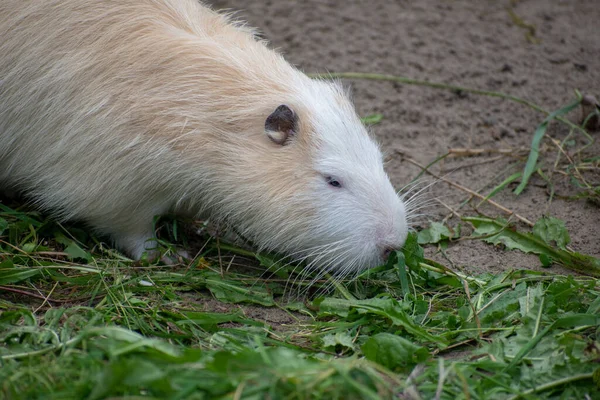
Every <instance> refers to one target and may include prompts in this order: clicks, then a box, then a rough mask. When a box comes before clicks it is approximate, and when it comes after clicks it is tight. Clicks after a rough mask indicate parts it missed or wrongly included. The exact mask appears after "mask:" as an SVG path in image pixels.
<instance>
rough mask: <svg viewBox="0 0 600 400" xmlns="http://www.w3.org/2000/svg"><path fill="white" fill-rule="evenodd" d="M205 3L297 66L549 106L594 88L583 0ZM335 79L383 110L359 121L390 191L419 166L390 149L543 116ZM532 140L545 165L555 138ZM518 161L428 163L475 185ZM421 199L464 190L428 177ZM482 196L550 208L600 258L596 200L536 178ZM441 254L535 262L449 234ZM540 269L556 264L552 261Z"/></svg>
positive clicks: (582, 247)
mask: <svg viewBox="0 0 600 400" xmlns="http://www.w3.org/2000/svg"><path fill="white" fill-rule="evenodd" d="M209 3H211V4H212V5H213V6H214V8H216V9H223V8H229V9H232V10H239V12H238V14H237V15H238V17H239V18H242V19H245V20H247V21H248V23H249V24H250V25H252V26H255V27H257V28H258V29H259V30H260V31H261V33H262V34H263V36H264V37H265V38H267V39H268V40H269V41H270V42H271V44H272V47H274V48H277V49H279V50H280V51H281V52H282V53H283V54H284V55H285V56H286V58H287V59H288V60H289V61H290V62H292V63H294V64H295V65H297V66H298V67H300V68H301V69H302V70H304V71H305V72H344V71H353V72H369V73H382V74H394V75H402V76H405V77H409V78H414V79H425V80H429V81H434V82H443V83H448V84H455V85H461V86H466V87H470V88H477V89H483V90H492V91H500V92H504V93H509V94H512V95H515V96H518V97H522V98H525V99H528V100H530V101H532V102H534V103H536V104H538V105H539V106H541V107H543V108H544V109H546V110H549V111H553V110H556V109H558V108H560V107H562V106H564V105H565V104H567V103H568V102H570V101H571V100H572V99H574V91H573V90H574V89H579V90H580V91H582V92H585V93H592V94H595V95H596V96H598V95H600V25H599V24H598V21H600V7H598V3H597V1H595V0H587V1H585V0H581V1H577V2H572V1H554V2H548V1H544V0H522V1H518V2H516V4H514V5H513V6H511V2H510V1H508V0H507V1H491V0H489V1H478V2H473V1H466V0H465V1H453V2H450V3H449V2H443V3H442V2H438V1H435V0H421V1H418V2H417V1H412V2H409V1H402V0H396V1H344V2H342V1H333V0H303V1H283V0H265V1H252V2H240V1H237V2H236V1H233V0H216V1H212V2H209ZM509 8H510V10H511V11H510V12H509ZM511 12H512V13H513V14H514V16H516V17H517V18H514V17H513V16H511ZM517 20H521V21H523V22H524V23H526V24H529V25H531V26H533V27H535V34H534V35H533V36H530V37H529V38H528V32H529V31H528V29H527V28H526V27H525V26H524V25H523V24H518V23H516V21H517ZM344 83H345V84H347V85H350V86H351V88H352V92H353V96H354V100H355V103H356V106H357V109H358V112H359V114H361V115H363V116H364V115H369V114H372V113H381V114H383V115H384V119H383V120H382V122H381V123H380V124H378V125H376V126H374V127H373V128H372V131H373V133H374V135H375V136H376V137H377V139H378V140H379V141H380V142H381V143H382V146H383V148H384V149H385V150H386V152H387V153H388V154H389V157H388V158H389V162H388V164H387V169H388V172H389V174H390V177H391V179H392V182H393V183H394V185H395V186H396V187H398V188H400V187H402V186H403V185H405V184H406V183H407V182H409V181H410V180H411V179H412V178H414V177H415V176H416V175H417V174H418V173H419V172H420V169H419V168H418V167H417V166H415V165H414V164H412V163H410V162H408V161H407V160H406V159H405V158H403V157H402V156H401V155H399V154H398V153H397V152H396V150H399V151H401V152H405V153H406V154H408V155H410V157H412V158H413V159H414V160H415V161H417V162H418V163H421V164H423V165H425V164H427V163H429V162H431V161H433V160H435V159H436V158H437V157H439V156H441V155H443V154H445V153H446V152H447V151H448V149H450V148H471V149H515V150H517V149H521V148H525V149H527V148H528V147H529V145H530V142H531V138H532V134H533V132H534V130H535V128H536V126H537V124H538V123H540V122H541V121H542V120H543V117H544V115H543V114H541V113H539V112H536V111H533V110H531V109H530V108H527V107H524V106H522V105H519V104H516V103H513V102H509V101H506V100H503V99H499V98H492V97H486V96H479V95H473V94H464V93H456V92H452V91H447V90H436V89H431V88H426V87H418V86H411V85H400V84H394V83H390V82H375V81H366V80H353V81H345V82H344ZM579 118H580V111H579V110H576V111H574V112H573V113H571V114H569V119H571V120H572V121H574V122H576V121H578V120H579ZM568 133H569V128H568V127H566V126H564V125H562V124H557V123H554V124H552V125H551V127H550V129H549V130H548V134H549V135H550V136H551V137H553V138H555V139H559V140H560V139H563V138H564V137H565V136H566V135H567V134H568ZM598 136H599V135H598V133H596V134H595V137H596V138H598ZM575 138H576V139H577V142H576V145H575V146H574V147H573V149H574V150H575V149H577V148H578V146H579V147H580V146H581V145H582V144H583V143H584V140H583V137H582V136H581V135H579V134H576V135H575ZM543 148H544V149H545V151H544V152H543V154H542V155H541V160H543V161H544V163H545V164H544V165H545V166H548V165H552V164H553V163H554V160H555V159H556V155H557V148H556V147H553V145H552V143H551V142H550V141H549V140H546V141H545V142H544V147H543ZM516 153H517V152H516V151H515V154H516ZM586 154H587V155H588V156H589V155H598V154H600V147H599V146H598V145H595V146H593V147H592V148H590V149H588V151H587V153H586ZM524 160H525V158H524V157H521V158H517V157H515V156H514V154H513V156H512V157H500V158H499V157H498V156H497V155H486V156H480V157H471V158H465V157H455V158H451V159H446V160H444V162H443V163H441V164H438V165H436V166H435V167H434V168H433V171H435V172H436V173H439V174H442V175H445V174H448V175H446V176H447V178H448V179H450V180H452V181H454V182H457V183H460V184H462V185H464V186H466V187H468V188H471V189H473V190H476V191H481V192H482V193H486V192H488V191H489V190H490V189H491V188H493V187H494V186H495V185H497V184H498V183H500V182H501V181H502V180H503V179H504V178H506V177H508V176H509V175H510V174H512V173H513V172H515V171H518V170H519V169H522V168H523V166H524ZM563 161H564V158H563ZM553 179H554V184H555V188H556V190H557V192H558V194H560V195H561V196H571V195H573V194H575V193H576V191H575V189H574V187H573V186H572V185H571V184H570V183H569V181H568V179H567V178H565V177H562V176H561V175H556V174H555V176H554V178H553ZM590 181H591V182H592V183H595V184H596V185H598V184H600V176H599V175H598V174H597V173H596V175H595V176H593V175H591V178H590ZM515 186H516V185H513V186H511V187H510V188H509V189H514V187H515ZM429 198H437V199H439V200H441V201H443V202H444V203H445V204H446V205H448V206H450V207H451V208H454V209H456V208H457V207H458V205H459V204H460V203H461V202H462V201H464V200H465V199H467V198H468V195H467V194H466V193H464V192H461V191H458V190H456V189H454V188H452V187H451V186H449V185H447V184H445V183H439V184H436V185H434V186H433V187H432V189H431V191H430V193H429ZM495 199H496V200H497V201H498V202H500V203H501V204H502V205H504V206H505V207H507V208H509V209H511V210H513V211H515V212H516V213H518V214H520V215H522V216H523V217H525V218H528V219H529V220H532V221H535V220H536V219H537V218H539V217H540V216H542V215H544V214H546V215H552V216H555V217H558V218H561V219H563V220H564V221H565V222H566V225H567V228H568V229H569V231H570V233H571V237H572V248H573V249H575V250H577V251H581V252H584V253H588V254H592V255H596V256H600V237H599V234H598V230H599V229H600V209H599V208H598V206H597V205H594V204H592V203H590V202H587V201H586V200H577V201H575V200H565V199H562V198H559V197H555V198H554V199H553V200H552V201H551V202H550V201H549V196H548V187H547V185H546V184H545V182H544V181H543V180H542V179H540V178H538V177H534V178H533V179H532V181H531V183H530V185H529V186H528V188H527V189H526V191H525V192H524V193H523V194H521V195H520V196H518V197H517V196H515V195H514V194H513V193H512V192H511V190H505V191H504V192H502V193H500V194H499V195H498V196H497V197H496V198H495ZM479 210H480V211H481V212H485V213H486V214H488V215H501V214H502V213H501V212H499V211H498V210H497V209H494V208H491V207H487V206H482V207H481V208H480V209H479ZM459 212H460V213H461V214H468V213H469V212H472V210H471V208H470V207H468V206H467V207H464V208H462V209H460V210H459ZM428 213H429V219H432V220H438V221H439V220H441V219H442V218H443V217H445V216H446V215H448V214H449V211H448V209H447V208H445V207H443V206H442V205H440V204H439V203H436V205H435V206H434V207H432V208H431V209H429V210H428ZM455 223H457V218H452V219H450V224H455ZM426 225H427V220H426V219H425V220H421V221H420V222H419V223H418V226H417V228H420V227H423V226H426ZM431 252H433V250H431V251H430V253H431ZM430 255H431V254H430ZM447 255H448V257H449V259H450V261H448V260H446V261H445V262H446V263H448V262H451V263H452V264H453V265H454V266H455V267H457V268H466V269H467V270H470V271H473V272H475V271H486V270H487V271H490V270H491V271H497V270H499V269H506V268H539V266H540V262H539V260H538V259H537V257H535V256H527V255H524V254H522V253H520V252H516V251H512V252H509V251H505V250H502V249H497V248H494V247H493V246H490V245H486V244H484V243H481V242H473V241H466V242H459V243H455V244H452V245H451V246H450V248H449V249H448V254H447ZM553 270H554V271H556V272H560V271H561V270H560V268H558V267H553Z"/></svg>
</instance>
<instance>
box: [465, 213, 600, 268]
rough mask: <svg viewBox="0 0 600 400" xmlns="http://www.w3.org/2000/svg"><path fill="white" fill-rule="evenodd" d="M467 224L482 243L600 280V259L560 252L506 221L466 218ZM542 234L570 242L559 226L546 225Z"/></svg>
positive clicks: (554, 224) (543, 225)
mask: <svg viewBox="0 0 600 400" xmlns="http://www.w3.org/2000/svg"><path fill="white" fill-rule="evenodd" d="M464 220H465V221H468V222H471V223H472V224H473V226H475V231H474V232H473V234H474V235H475V236H481V237H482V240H483V241H485V242H487V243H492V244H496V245H497V244H504V245H505V246H506V247H508V248H509V249H516V250H521V251H522V252H525V253H533V254H537V255H540V256H541V262H542V263H543V264H544V265H548V261H549V260H552V261H553V262H556V263H559V264H561V265H563V266H564V267H566V268H569V269H572V270H574V271H578V272H581V273H583V274H586V275H590V276H595V277H600V259H598V258H595V257H592V256H587V255H584V254H579V253H576V252H571V251H568V250H563V249H557V248H555V247H553V246H551V245H549V244H548V243H547V242H546V241H545V240H543V239H542V238H541V237H540V236H538V235H535V234H533V233H526V232H519V231H517V230H516V229H515V228H514V227H513V226H511V225H509V224H508V223H507V221H506V220H503V219H490V218H483V217H465V218H464ZM547 227H549V228H547ZM538 232H539V234H541V235H543V236H544V237H545V238H546V239H548V240H554V241H557V240H558V241H559V242H560V243H561V244H565V243H566V241H567V238H568V234H567V233H566V230H564V231H563V230H562V228H560V225H559V224H557V223H555V222H550V223H549V224H546V223H543V224H542V225H540V227H538Z"/></svg>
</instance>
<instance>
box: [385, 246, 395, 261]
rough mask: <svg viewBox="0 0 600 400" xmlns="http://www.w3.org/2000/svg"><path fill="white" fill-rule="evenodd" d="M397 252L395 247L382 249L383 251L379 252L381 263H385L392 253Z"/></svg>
mask: <svg viewBox="0 0 600 400" xmlns="http://www.w3.org/2000/svg"><path fill="white" fill-rule="evenodd" d="M396 250H399V249H398V248H396V247H390V246H387V247H384V248H383V250H382V251H381V256H382V257H383V261H384V262H386V261H387V259H388V258H389V257H390V254H392V252H393V251H396Z"/></svg>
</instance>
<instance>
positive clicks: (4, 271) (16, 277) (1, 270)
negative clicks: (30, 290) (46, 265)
mask: <svg viewBox="0 0 600 400" xmlns="http://www.w3.org/2000/svg"><path fill="white" fill-rule="evenodd" d="M39 274H41V270H40V269H38V268H15V266H14V264H13V262H12V260H10V259H8V260H5V261H2V263H0V285H6V284H9V283H17V282H21V281H24V280H25V279H29V278H31V277H34V276H36V275H39Z"/></svg>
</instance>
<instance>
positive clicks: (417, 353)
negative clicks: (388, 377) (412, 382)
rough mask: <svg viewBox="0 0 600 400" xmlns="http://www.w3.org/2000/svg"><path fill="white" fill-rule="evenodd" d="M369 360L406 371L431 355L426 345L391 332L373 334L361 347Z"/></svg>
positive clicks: (392, 368)
mask: <svg viewBox="0 0 600 400" xmlns="http://www.w3.org/2000/svg"><path fill="white" fill-rule="evenodd" d="M361 350H362V352H363V354H364V355H365V357H366V358H367V360H369V361H373V362H376V363H377V364H380V365H383V366H384V367H386V368H388V369H390V370H392V371H406V370H407V369H411V368H412V367H414V366H415V365H416V364H418V363H421V362H424V361H426V360H427V358H428V357H429V351H427V349H426V348H425V347H421V346H417V345H415V344H414V343H412V342H410V341H409V340H407V339H405V338H403V337H401V336H397V335H392V334H390V333H378V334H376V335H374V336H371V337H370V338H369V339H368V340H367V341H366V342H365V344H364V345H363V346H362V348H361Z"/></svg>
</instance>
